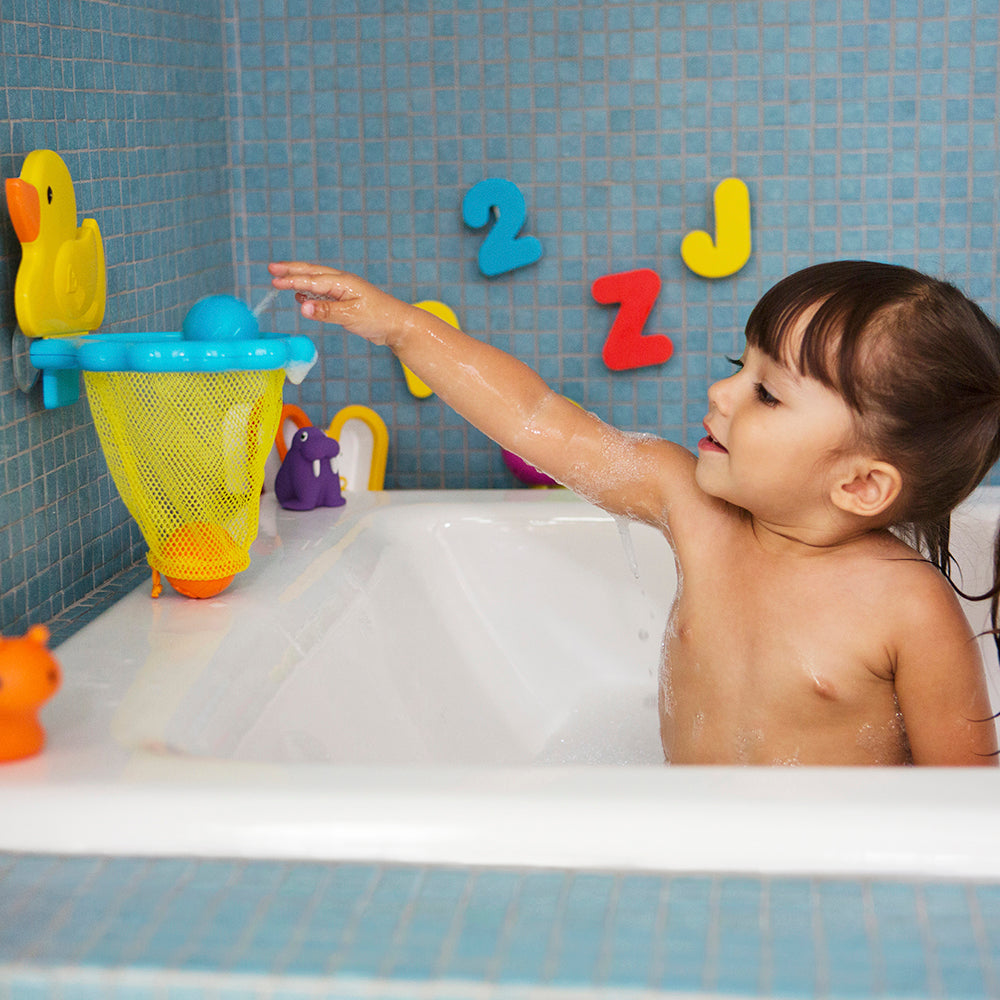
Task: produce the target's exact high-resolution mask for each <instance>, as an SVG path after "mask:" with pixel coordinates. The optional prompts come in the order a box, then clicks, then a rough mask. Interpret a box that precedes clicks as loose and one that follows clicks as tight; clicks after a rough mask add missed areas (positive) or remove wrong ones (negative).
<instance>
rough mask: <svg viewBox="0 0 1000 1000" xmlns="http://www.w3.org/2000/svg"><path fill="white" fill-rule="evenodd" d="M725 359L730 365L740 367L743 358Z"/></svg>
mask: <svg viewBox="0 0 1000 1000" xmlns="http://www.w3.org/2000/svg"><path fill="white" fill-rule="evenodd" d="M726 360H727V361H728V362H729V363H730V364H731V365H736V367H737V369H741V368H742V367H743V359H742V358H730V357H727V358H726Z"/></svg>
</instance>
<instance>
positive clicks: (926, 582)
mask: <svg viewBox="0 0 1000 1000" xmlns="http://www.w3.org/2000/svg"><path fill="white" fill-rule="evenodd" d="M871 559H872V567H873V571H872V573H871V584H870V586H871V588H872V593H873V594H874V595H877V596H878V597H879V598H880V600H879V604H880V605H881V606H882V608H884V609H885V610H886V611H887V612H888V613H890V614H891V621H893V622H894V623H895V624H896V626H897V628H899V629H900V630H901V631H902V632H903V635H904V636H905V637H908V638H909V640H910V641H911V642H912V641H913V640H914V639H917V641H919V642H926V641H929V640H931V639H933V640H935V642H936V641H937V640H948V641H958V642H966V641H968V639H969V638H970V637H971V634H972V630H971V628H970V626H969V623H968V619H967V618H966V617H965V613H964V611H963V610H962V606H961V604H960V603H959V600H958V597H957V595H956V593H955V590H954V588H953V587H952V585H951V584H950V583H949V582H948V579H947V578H946V577H945V575H944V574H943V573H942V572H941V570H939V569H938V568H937V567H936V566H935V565H934V564H933V563H931V562H929V561H928V560H927V559H925V558H924V557H923V556H922V555H921V554H920V553H919V552H917V551H916V550H914V549H913V548H911V547H910V546H909V545H907V544H905V543H904V542H902V541H900V540H899V539H897V538H892V537H890V539H889V540H886V541H883V542H881V543H880V544H877V545H875V546H873V549H872V553H871Z"/></svg>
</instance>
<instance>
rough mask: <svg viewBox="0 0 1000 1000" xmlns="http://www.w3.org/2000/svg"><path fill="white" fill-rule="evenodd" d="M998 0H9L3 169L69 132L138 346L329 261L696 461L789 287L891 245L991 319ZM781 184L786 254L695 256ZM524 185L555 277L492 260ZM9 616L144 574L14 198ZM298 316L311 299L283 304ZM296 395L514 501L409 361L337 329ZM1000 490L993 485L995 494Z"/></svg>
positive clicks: (121, 308) (6, 333)
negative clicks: (46, 340) (738, 191)
mask: <svg viewBox="0 0 1000 1000" xmlns="http://www.w3.org/2000/svg"><path fill="white" fill-rule="evenodd" d="M998 21H1000V18H998V12H997V9H996V6H995V4H992V3H985V2H983V0H891V2H890V0H738V2H737V0H726V2H722V0H719V2H708V0H702V2H699V0H695V2H680V0H665V2H648V3H642V2H632V0H629V2H624V0H622V2H615V0H610V2H609V0H600V2H597V0H433V2H431V0H381V2H379V3H375V2H372V0H223V2H222V3H221V4H220V5H219V6H218V7H212V9H210V10H202V9H199V8H198V7H197V6H195V5H191V4H189V3H185V2H183V0H144V2H137V3H130V4H127V5H125V4H118V3H111V2H106V0H79V2H78V3H75V4H73V5H68V6H67V5H61V4H52V3H50V2H45V0H0V116H2V120H3V121H5V122H6V127H5V128H3V129H0V168H2V170H3V173H4V175H5V176H11V175H16V174H17V173H18V172H19V169H20V164H21V161H22V159H23V157H24V155H25V154H26V153H27V152H28V151H29V150H30V149H33V148H36V147H39V146H51V147H54V148H56V149H58V150H59V151H60V152H61V153H62V154H63V155H64V157H65V158H66V160H67V162H68V163H69V165H70V168H71V170H72V172H73V174H74V176H75V177H76V178H77V194H78V200H79V204H80V210H81V213H82V214H87V215H91V216H93V217H95V218H96V219H97V220H98V221H99V223H100V224H101V227H102V231H103V233H104V238H105V244H106V250H107V255H108V264H109V286H110V287H109V301H108V312H107V320H106V324H105V328H106V329H108V330H124V329H128V328H132V327H136V326H140V327H142V328H144V329H152V328H155V327H158V326H163V325H166V326H170V327H175V326H176V325H177V323H178V321H179V317H180V316H181V315H182V314H183V311H184V309H185V308H186V307H187V305H189V304H190V303H191V302H192V301H194V300H195V299H196V298H198V297H199V296H201V295H203V294H206V293H208V292H216V291H225V290H230V289H232V288H233V287H234V286H235V288H236V290H237V291H238V292H239V293H240V294H242V295H243V296H245V297H246V298H247V299H248V300H250V301H251V302H256V301H258V300H259V298H260V297H261V296H262V295H263V294H264V291H265V288H266V283H267V278H266V274H265V272H264V265H265V263H266V261H267V260H269V259H272V258H275V257H293V256H294V257H305V258H310V259H318V260H323V261H328V262H331V263H339V264H343V265H345V266H348V267H351V268H353V269H356V270H358V271H361V272H363V273H364V274H366V275H367V276H369V277H370V278H372V279H373V280H375V281H377V282H380V283H383V284H385V285H387V286H388V287H390V288H391V289H392V290H393V291H394V292H396V293H397V294H398V295H400V296H401V297H403V298H408V299H410V300H414V301H415V300H418V299H438V300H440V301H443V302H445V303H447V304H449V305H450V306H452V307H453V308H454V309H455V311H456V312H457V314H458V317H459V320H460V322H461V323H462V325H463V327H464V328H466V329H467V330H469V331H471V332H474V333H475V334H476V335H477V336H482V337H484V338H486V339H488V340H490V341H491V342H493V343H495V344H497V345H498V346H501V347H504V348H508V349H510V350H512V351H514V352H515V353H516V354H518V355H519V356H521V357H522V358H524V359H525V360H526V361H528V362H529V363H530V364H532V365H533V366H534V367H535V368H537V369H538V370H539V371H540V372H541V373H542V374H543V375H544V376H545V377H546V378H547V379H548V380H549V381H550V383H551V384H552V385H553V386H554V387H555V388H557V389H559V390H560V391H563V392H565V393H566V394H567V395H569V396H571V397H572V398H574V399H576V400H578V401H579V402H581V403H582V404H583V405H585V406H587V407H588V408H590V409H593V410H594V411H596V412H597V413H599V414H600V415H601V416H603V417H606V418H608V419H610V420H612V421H613V422H615V423H616V424H618V425H619V426H622V427H625V428H630V429H635V430H642V431H651V432H654V433H658V434H663V435H665V436H669V437H671V438H673V439H675V440H679V441H683V442H685V443H688V444H692V443H693V442H694V439H695V438H696V437H697V436H698V435H699V434H700V431H699V425H700V421H701V418H702V416H703V414H704V410H705V402H704V400H705V391H706V388H707V386H708V384H709V382H710V381H711V380H712V379H714V378H715V377H717V376H718V375H720V374H722V372H723V370H724V367H725V366H724V362H722V361H721V358H722V356H723V355H724V354H725V353H729V352H732V351H733V350H735V349H737V347H738V344H739V340H740V330H741V328H742V325H743V322H744V320H745V318H746V315H747V313H748V312H749V310H750V308H751V307H752V305H753V303H754V302H755V301H756V299H757V298H758V297H759V295H760V294H761V292H762V291H763V290H764V289H765V288H766V287H768V286H769V285H770V284H771V283H773V281H775V280H776V279H777V278H779V277H780V276H781V275H783V274H785V273H787V272H788V271H790V270H793V269H795V268H797V267H799V266H802V265H804V264H807V263H810V262H812V261H816V260H822V259H827V258H832V257H841V256H864V257H871V258H877V259H887V260H892V261H898V262H901V263H906V264H912V265H915V266H917V267H920V268H923V269H925V270H928V271H931V272H933V273H936V274H941V275H944V276H945V277H948V278H950V279H951V280H953V281H955V282H956V283H957V284H958V285H960V286H961V287H963V288H964V289H966V290H967V291H968V292H969V293H970V294H972V295H973V296H974V297H976V298H977V299H978V300H979V301H980V302H982V304H983V305H984V307H985V308H986V309H987V310H988V311H990V312H991V313H992V314H994V315H997V314H998V313H1000V303H998V290H997V279H996V274H997V235H996V232H997V221H998V220H997V199H996V196H995V192H996V190H997V188H998V186H1000V153H998V149H1000V140H998V121H1000V118H998V114H997V112H998V106H997V103H998V102H997V97H998V66H1000V27H998ZM731 175H732V176H738V177H740V178H741V179H742V180H744V181H745V183H746V184H747V186H748V189H749V191H750V196H751V200H752V206H753V241H754V248H753V253H752V255H751V257H750V260H749V262H748V263H747V264H746V265H745V266H744V267H743V268H742V270H740V271H739V272H738V273H737V274H735V275H734V276H731V277H728V278H723V279H716V280H707V279H705V278H701V277H698V276H697V275H695V274H693V273H692V272H691V271H689V270H688V269H687V267H686V266H685V265H684V263H683V262H682V260H681V258H680V253H679V248H680V243H681V240H682V238H683V236H684V235H685V234H686V233H688V232H690V231H692V230H695V229H707V230H709V231H711V230H712V229H713V226H714V220H713V217H712V192H713V190H714V187H715V185H716V184H717V183H718V182H719V181H720V180H722V179H723V178H725V177H728V176H731ZM490 176H500V177H505V178H507V179H509V180H511V181H512V182H514V183H515V184H517V185H518V187H519V189H520V190H521V191H522V193H523V194H524V196H525V200H526V204H527V213H528V214H527V220H526V226H525V230H524V232H525V233H527V234H529V235H532V236H534V237H536V238H537V239H539V240H540V241H541V243H542V246H543V255H542V257H541V259H540V260H539V261H538V262H537V263H535V264H532V265H530V266H527V267H523V268H519V269H517V270H515V271H512V272H510V273H508V274H504V275H500V276H499V277H495V278H486V277H484V276H483V275H482V274H481V273H480V272H479V270H478V267H477V264H476V255H477V253H478V251H479V248H480V247H481V245H482V243H483V238H484V230H476V229H472V228H470V227H469V226H466V225H465V224H464V222H463V221H462V216H461V202H462V198H463V196H464V195H465V193H466V192H467V191H468V190H469V189H470V188H471V187H472V186H473V185H474V184H475V183H477V182H478V181H479V180H481V179H483V178H484V177H490ZM0 234H2V244H0V327H2V334H0V432H2V433H3V441H4V445H3V449H2V451H0V631H5V632H14V631H17V630H19V629H22V628H23V627H24V626H25V625H26V624H27V623H28V622H29V621H30V620H43V621H44V620H48V619H50V618H52V617H54V616H56V615H58V614H59V613H60V612H61V611H62V610H63V609H64V608H66V607H69V606H71V605H73V604H74V603H75V602H77V601H79V600H80V599H82V598H83V597H85V596H86V595H87V594H89V593H90V592H91V591H93V590H94V589H95V588H99V587H101V586H102V585H103V584H104V583H105V582H106V581H107V580H109V579H111V578H113V577H114V576H115V575H116V574H118V573H119V572H120V571H121V570H122V569H124V568H127V567H129V566H131V565H133V564H134V563H135V562H136V560H138V559H141V557H142V554H143V550H144V546H143V544H142V541H141V539H140V538H139V536H138V534H137V532H136V530H135V528H134V526H133V525H132V523H131V520H130V519H129V518H128V516H127V514H126V513H125V511H124V509H123V508H122V506H121V504H120V502H119V500H118V498H117V495H116V492H115V490H114V488H113V486H112V484H111V482H110V480H109V479H108V477H107V475H106V473H105V467H104V463H103V458H102V456H101V455H100V454H99V451H98V448H97V443H96V438H95V436H94V434H93V430H92V425H91V421H90V417H89V413H88V412H87V408H86V404H85V403H84V402H80V403H78V404H76V405H75V406H73V407H70V408H68V409H67V410H60V411H53V412H44V411H42V409H41V405H40V397H39V393H38V391H37V389H36V390H34V391H33V392H32V393H31V394H29V395H25V394H23V393H22V392H20V391H19V390H18V389H17V388H16V387H15V384H14V380H13V376H12V372H11V366H10V363H9V358H10V352H11V340H10V333H11V330H12V329H13V322H14V317H13V315H12V310H11V296H10V290H11V288H12V286H13V275H14V268H15V267H16V263H17V260H18V259H19V248H18V246H17V242H16V239H15V237H14V234H13V231H12V229H11V227H10V225H9V222H8V221H7V219H6V216H5V213H0ZM638 267H645V268H650V269H652V270H653V271H655V272H656V273H657V274H658V275H659V276H660V277H661V278H662V280H663V288H662V290H661V291H660V293H659V296H658V298H657V300H656V305H655V308H654V310H653V312H652V314H651V316H650V317H649V320H648V322H647V324H646V328H645V329H646V331H647V332H657V333H665V334H667V335H669V336H670V337H671V338H672V339H673V341H674V346H675V352H674V355H673V357H672V358H670V360H668V361H667V362H666V363H664V364H662V365H657V366H655V367H650V368H639V369H634V370H632V371H627V372H615V373H613V372H610V371H609V370H608V369H607V368H606V367H605V365H604V364H603V362H602V360H601V356H600V355H601V349H602V347H603V345H604V342H605V340H606V338H607V335H608V331H609V329H610V326H611V323H612V321H613V319H614V315H615V307H613V306H602V305H598V304H597V303H596V302H595V301H594V300H593V298H592V296H591V293H590V286H591V284H592V282H593V281H594V279H595V278H598V277H601V276H603V275H606V274H610V273H615V272H619V271H623V270H629V269H633V268H638ZM270 320H271V322H270V325H272V326H273V327H274V328H275V329H278V330H280V331H283V332H290V331H292V330H298V329H299V326H300V324H299V321H298V319H297V317H296V315H295V311H294V309H293V308H292V306H291V303H290V302H289V303H281V304H279V305H278V307H276V308H274V309H273V310H272V311H271V314H270ZM308 332H310V333H311V334H312V335H314V336H315V338H316V341H317V344H318V346H319V347H320V348H321V355H322V362H321V364H320V365H319V366H318V367H317V369H316V370H315V371H314V372H313V374H311V375H310V377H309V378H308V379H307V381H306V382H305V384H304V385H303V386H302V387H301V389H299V390H294V391H290V392H289V394H288V398H289V400H290V401H297V402H300V403H301V404H302V405H303V406H304V407H305V409H306V410H307V412H308V413H309V414H310V415H311V416H312V418H313V419H314V420H316V421H317V422H319V423H324V422H327V421H329V420H330V419H331V418H332V416H333V415H334V414H335V413H336V411H337V410H339V409H340V408H341V407H342V406H344V405H345V404H347V403H366V404H368V405H371V406H373V407H374V408H375V409H376V410H378V411H379V412H380V413H381V414H382V416H383V417H384V418H385V420H386V421H387V423H388V424H389V426H390V429H391V451H390V463H389V471H388V477H387V484H388V485H389V486H390V487H440V486H447V487H496V486H508V485H511V483H512V479H511V476H510V474H509V473H508V471H507V469H506V467H505V466H504V465H503V463H502V461H501V458H500V455H499V452H498V449H497V448H496V446H494V445H493V444H492V443H491V442H489V441H487V440H486V439H484V438H483V437H482V436H481V435H480V434H478V432H476V431H474V430H472V429H470V428H469V427H468V426H466V425H465V424H464V423H463V422H462V421H461V420H459V419H458V418H457V417H455V416H454V415H453V414H451V413H450V412H449V411H448V410H447V409H445V408H444V407H442V406H441V405H440V404H439V403H438V402H437V400H436V399H434V398H431V399H428V400H417V399H415V398H414V397H412V396H411V395H410V394H409V392H408V391H407V389H406V386H405V382H404V379H403V376H402V373H401V371H400V369H399V366H398V365H397V363H396V361H395V360H394V359H393V358H392V357H391V356H390V355H389V354H388V353H386V352H384V351H377V350H372V349H371V348H369V347H368V346H367V345H365V344H363V343H361V342H359V341H352V340H348V339H347V338H346V337H345V336H344V335H342V334H341V333H340V332H339V331H336V330H333V329H332V328H324V329H319V328H316V327H310V329H309V331H308ZM995 479H996V477H995V476H994V480H995Z"/></svg>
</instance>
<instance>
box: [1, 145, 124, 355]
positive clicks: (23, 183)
mask: <svg viewBox="0 0 1000 1000" xmlns="http://www.w3.org/2000/svg"><path fill="white" fill-rule="evenodd" d="M7 207H8V209H9V211H10V218H11V221H12V222H13V223H14V230H15V232H16V233H17V238H18V239H19V240H20V241H21V250H22V258H21V265H20V267H19V268H18V271H17V281H16V283H15V285H14V305H15V308H16V310H17V322H18V324H19V325H20V327H21V330H22V332H23V333H25V334H26V335H27V336H29V337H60V336H66V335H68V334H74V333H75V334H80V333H89V332H90V331H91V330H96V329H97V328H98V327H99V326H100V325H101V322H102V321H103V319H104V302H105V287H106V284H105V271H104V246H103V244H102V242H101V231H100V229H99V228H98V226H97V223H96V222H95V221H94V220H93V219H84V220H83V224H82V225H80V226H77V222H76V194H75V193H74V191H73V180H72V178H71V177H70V174H69V170H68V169H67V167H66V164H65V163H64V162H63V160H62V158H61V157H60V156H59V155H58V154H57V153H53V152H52V151H51V150H49V149H36V150H34V151H33V152H31V153H29V154H28V155H27V157H26V158H25V160H24V165H23V166H22V167H21V176H20V177H14V178H9V179H8V180H7Z"/></svg>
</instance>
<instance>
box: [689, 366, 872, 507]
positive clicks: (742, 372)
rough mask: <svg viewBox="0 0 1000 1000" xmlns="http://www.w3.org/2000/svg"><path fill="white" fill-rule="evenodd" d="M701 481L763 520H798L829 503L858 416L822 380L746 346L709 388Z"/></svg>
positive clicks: (700, 446)
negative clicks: (737, 362)
mask: <svg viewBox="0 0 1000 1000" xmlns="http://www.w3.org/2000/svg"><path fill="white" fill-rule="evenodd" d="M708 401H709V412H708V416H707V417H706V418H705V430H706V432H707V436H706V437H705V438H703V439H702V440H701V441H700V442H699V444H698V465H697V469H696V473H695V476H696V479H697V482H698V485H699V486H700V487H701V488H702V489H703V490H704V491H705V492H706V493H708V494H709V495H711V496H716V497H719V498H720V499H723V500H727V501H728V502H729V503H732V504H735V505H736V506H738V507H742V508H744V509H745V510H748V511H750V513H751V514H753V515H754V516H755V517H758V518H760V519H762V520H764V521H767V522H770V523H774V524H776V525H783V526H787V527H795V526H796V525H801V524H804V523H805V520H806V518H808V517H809V515H810V514H814V513H815V512H817V511H822V510H824V509H828V508H829V507H830V489H831V486H832V484H833V482H834V479H833V477H835V476H836V474H837V470H838V465H839V463H838V457H839V458H840V459H841V460H843V461H846V460H847V457H848V456H847V450H848V445H849V443H850V441H851V440H852V437H853V418H852V415H851V410H850V408H849V407H848V405H847V404H846V403H845V402H844V400H843V399H842V398H841V397H840V396H839V395H838V394H837V393H836V392H834V391H833V390H832V389H829V388H827V387H826V386H825V385H823V384H822V383H821V382H819V381H817V380H816V379H813V378H809V377H807V376H804V375H801V374H799V373H798V372H797V371H796V370H795V369H794V368H792V367H790V366H788V365H785V364H782V363H781V362H778V361H775V360H774V359H773V358H771V357H769V356H768V355H766V354H764V352H763V351H761V350H759V349H757V348H754V347H748V348H747V350H746V352H745V353H744V355H743V358H742V359H741V367H740V368H739V370H738V371H737V372H736V373H735V374H734V375H731V376H730V377H729V378H726V379H723V380H722V381H721V382H716V383H715V384H714V385H713V386H711V387H710V388H709V390H708Z"/></svg>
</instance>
